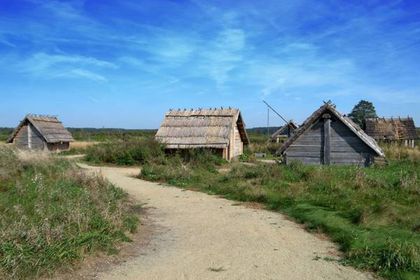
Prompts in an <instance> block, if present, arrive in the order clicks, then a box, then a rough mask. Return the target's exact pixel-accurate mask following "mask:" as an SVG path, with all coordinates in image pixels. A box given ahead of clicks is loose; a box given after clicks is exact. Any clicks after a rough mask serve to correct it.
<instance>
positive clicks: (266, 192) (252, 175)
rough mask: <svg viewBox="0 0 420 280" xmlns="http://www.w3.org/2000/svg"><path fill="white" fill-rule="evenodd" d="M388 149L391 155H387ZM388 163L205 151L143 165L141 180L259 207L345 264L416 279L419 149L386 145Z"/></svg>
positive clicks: (419, 253)
mask: <svg viewBox="0 0 420 280" xmlns="http://www.w3.org/2000/svg"><path fill="white" fill-rule="evenodd" d="M391 152H392V153H393V154H390V153H391ZM387 154H388V156H389V159H390V161H389V164H388V165H385V166H373V167H371V168H358V167H351V166H350V167H349V166H330V167H316V166H303V165H300V164H295V165H291V166H284V165H272V164H270V165H265V164H256V165H254V166H245V165H242V164H239V163H236V164H233V165H226V164H225V165H226V166H223V169H226V168H231V171H230V172H228V173H219V172H218V168H219V166H221V165H224V163H223V162H221V161H220V160H219V159H217V158H214V156H212V155H209V154H206V153H204V154H197V155H195V156H194V157H191V159H193V160H186V159H185V158H182V157H180V156H174V157H171V158H167V159H166V160H165V161H161V162H160V163H157V162H152V163H147V164H145V165H144V166H143V169H142V173H141V174H140V178H142V179H146V180H151V181H157V182H164V183H168V184H171V185H175V186H178V187H182V188H188V189H194V190H200V191H204V192H207V193H210V194H218V195H223V196H224V197H226V198H229V199H233V200H239V201H253V202H259V203H263V204H265V205H266V206H267V207H268V208H269V209H272V210H275V211H281V212H284V213H287V214H288V215H289V216H291V217H294V218H295V219H296V220H298V221H299V222H302V223H305V224H306V226H307V228H308V229H310V230H316V231H318V230H320V231H322V232H325V233H327V234H328V235H329V236H330V237H331V238H332V240H334V241H336V242H337V243H339V244H340V245H341V249H342V251H343V252H344V253H345V258H344V262H345V263H347V264H349V265H353V266H355V267H358V268H362V269H368V270H373V271H376V272H377V273H378V274H379V275H382V276H384V277H387V278H389V279H419V277H420V214H419V213H420V161H419V159H420V158H419V157H418V150H414V151H413V150H407V149H404V148H400V151H399V152H395V151H393V149H392V148H391V147H388V148H387Z"/></svg>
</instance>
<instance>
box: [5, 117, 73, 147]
mask: <svg viewBox="0 0 420 280" xmlns="http://www.w3.org/2000/svg"><path fill="white" fill-rule="evenodd" d="M27 122H29V123H31V124H32V125H33V126H34V127H35V129H36V130H37V131H38V132H39V133H40V134H41V136H42V137H43V138H44V139H45V141H46V142H47V143H59V142H72V141H74V140H73V137H72V135H71V133H70V132H69V131H68V130H67V129H66V128H64V126H63V124H62V123H61V122H60V121H59V120H58V119H57V117H52V116H43V115H32V114H29V115H26V117H25V118H24V119H23V120H22V121H21V122H20V124H19V125H18V127H17V128H16V129H15V130H14V132H13V133H12V135H11V136H10V137H9V139H8V140H7V142H8V143H11V142H13V139H14V138H15V137H16V135H17V133H18V132H19V130H20V129H21V128H22V126H23V125H25V124H26V123H27Z"/></svg>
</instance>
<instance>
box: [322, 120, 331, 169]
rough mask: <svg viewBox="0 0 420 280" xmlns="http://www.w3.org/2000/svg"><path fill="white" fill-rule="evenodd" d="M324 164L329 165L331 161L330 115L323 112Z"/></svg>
mask: <svg viewBox="0 0 420 280" xmlns="http://www.w3.org/2000/svg"><path fill="white" fill-rule="evenodd" d="M322 118H323V119H324V164H326V165H329V164H330V162H331V116H330V115H329V114H324V115H323V116H322Z"/></svg>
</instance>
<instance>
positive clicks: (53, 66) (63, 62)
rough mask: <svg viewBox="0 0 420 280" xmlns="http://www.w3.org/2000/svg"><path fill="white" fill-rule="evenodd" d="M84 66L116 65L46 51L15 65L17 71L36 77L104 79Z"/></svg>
mask: <svg viewBox="0 0 420 280" xmlns="http://www.w3.org/2000/svg"><path fill="white" fill-rule="evenodd" d="M86 68H94V69H116V68H117V65H115V64H113V63H111V62H108V61H104V60H99V59H96V58H93V57H86V56H78V55H63V54H46V53H35V54H34V55H32V56H31V57H29V58H27V59H26V60H23V61H21V62H20V63H18V64H17V65H16V69H18V71H20V72H22V73H25V74H27V75H32V76H34V77H37V78H47V79H51V78H85V79H89V80H93V81H106V78H105V77H103V76H102V75H100V74H97V73H95V72H93V70H87V69H86Z"/></svg>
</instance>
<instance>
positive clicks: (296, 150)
mask: <svg viewBox="0 0 420 280" xmlns="http://www.w3.org/2000/svg"><path fill="white" fill-rule="evenodd" d="M329 132H330V138H329V139H330V145H329V146H330V152H329V155H330V159H329V163H330V164H355V165H360V166H366V165H370V164H371V163H372V161H373V158H374V152H373V151H372V149H371V148H369V147H368V146H367V145H366V144H365V143H364V142H363V141H362V140H361V139H360V138H359V137H357V136H356V134H354V132H353V131H351V130H350V129H349V128H348V127H347V126H346V125H344V124H343V123H342V122H341V121H339V120H338V119H336V118H335V117H333V118H332V119H331V127H330V130H329ZM324 136H325V135H324V120H323V119H319V120H318V121H317V122H316V123H315V124H314V125H313V126H312V128H310V129H309V130H307V131H306V132H305V133H303V134H302V135H301V136H300V137H299V138H298V139H297V140H296V141H295V142H294V143H293V144H292V145H291V146H290V147H289V148H288V149H287V150H286V152H285V155H286V163H287V164H289V163H290V162H292V161H301V162H303V163H305V164H324V151H325V150H324V148H325V147H324V141H325V139H324Z"/></svg>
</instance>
